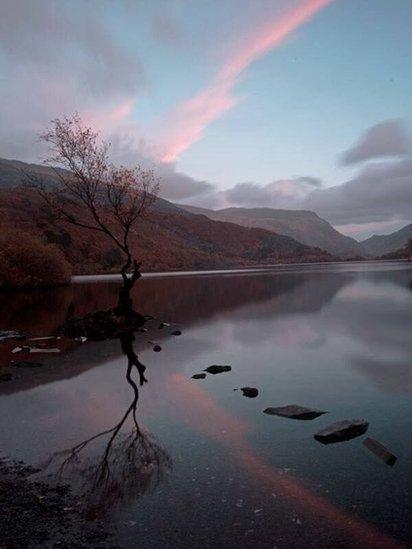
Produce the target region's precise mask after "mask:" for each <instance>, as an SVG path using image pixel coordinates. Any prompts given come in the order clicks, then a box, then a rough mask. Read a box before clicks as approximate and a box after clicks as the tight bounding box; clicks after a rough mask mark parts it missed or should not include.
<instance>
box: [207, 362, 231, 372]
mask: <svg viewBox="0 0 412 549" xmlns="http://www.w3.org/2000/svg"><path fill="white" fill-rule="evenodd" d="M231 369H232V366H227V365H224V366H221V365H219V364H212V366H209V367H208V368H206V369H205V370H204V371H205V372H207V373H209V374H213V375H215V374H221V373H223V372H230V370H231Z"/></svg>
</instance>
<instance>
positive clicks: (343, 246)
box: [181, 206, 364, 258]
mask: <svg viewBox="0 0 412 549" xmlns="http://www.w3.org/2000/svg"><path fill="white" fill-rule="evenodd" d="M181 207H182V208H185V209H186V210H187V211H190V212H191V213H197V214H202V215H207V216H208V217H209V218H210V219H214V220H218V221H230V222H232V223H237V224H238V225H243V226H245V227H258V228H261V229H266V230H268V231H272V232H274V233H278V234H284V235H286V236H290V237H292V238H294V239H295V240H298V241H299V242H302V243H303V244H306V245H308V246H316V247H319V248H322V249H323V250H326V251H328V252H329V253H331V254H333V255H335V256H339V257H342V258H349V257H357V256H362V255H364V250H363V248H362V246H361V245H360V244H359V243H358V242H356V240H354V239H353V238H350V237H348V236H344V235H343V234H341V233H340V232H338V231H337V230H336V229H334V228H333V227H332V225H331V224H330V223H328V222H327V221H325V220H324V219H321V218H320V217H319V216H318V215H317V214H316V213H314V212H310V211H305V210H275V209H272V208H226V209H224V210H216V211H213V210H206V209H204V208H196V207H193V206H181Z"/></svg>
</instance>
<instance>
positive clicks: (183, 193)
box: [155, 165, 215, 201]
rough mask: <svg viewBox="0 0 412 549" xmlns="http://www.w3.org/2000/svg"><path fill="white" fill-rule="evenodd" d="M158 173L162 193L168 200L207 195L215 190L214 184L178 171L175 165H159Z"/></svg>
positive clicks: (157, 167)
mask: <svg viewBox="0 0 412 549" xmlns="http://www.w3.org/2000/svg"><path fill="white" fill-rule="evenodd" d="M155 168H156V174H157V175H158V176H159V177H160V194H161V196H162V197H163V198H167V199H168V200H172V201H174V200H176V201H180V200H189V199H192V198H194V197H198V196H202V195H207V194H208V193H210V192H212V191H213V190H214V188H215V187H214V185H212V184H211V183H208V182H207V181H199V180H197V179H194V178H193V177H190V176H188V175H186V174H184V173H180V172H176V171H175V170H174V168H173V167H170V166H165V165H157V166H156V167H155Z"/></svg>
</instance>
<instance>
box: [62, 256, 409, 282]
mask: <svg viewBox="0 0 412 549" xmlns="http://www.w3.org/2000/svg"><path fill="white" fill-rule="evenodd" d="M399 262H402V263H410V261H409V260H407V259H363V260H360V259H354V260H341V261H317V262H305V263H273V264H270V265H267V264H263V265H253V266H250V267H234V268H228V269H204V270H188V271H148V272H143V273H142V277H141V278H167V277H184V276H214V275H226V274H237V273H264V272H266V271H276V269H278V272H279V273H290V272H293V271H294V269H295V268H296V267H315V268H317V267H319V266H322V267H326V268H327V267H329V266H336V265H339V266H342V265H343V266H346V265H356V264H360V265H365V264H373V265H376V264H379V263H382V264H389V263H399ZM308 270H311V269H308ZM121 280H122V277H121V274H120V273H100V274H85V275H73V276H72V278H71V283H72V284H83V283H87V282H107V281H119V282H120V281H121Z"/></svg>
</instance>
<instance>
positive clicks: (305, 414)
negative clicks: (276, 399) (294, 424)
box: [263, 404, 327, 420]
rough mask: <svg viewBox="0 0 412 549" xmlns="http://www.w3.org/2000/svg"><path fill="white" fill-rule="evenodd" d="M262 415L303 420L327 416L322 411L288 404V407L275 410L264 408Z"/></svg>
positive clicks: (279, 407)
mask: <svg viewBox="0 0 412 549" xmlns="http://www.w3.org/2000/svg"><path fill="white" fill-rule="evenodd" d="M263 413H264V414H269V415H271V416H281V417H287V418H289V419H303V420H310V419H316V418H317V417H319V416H321V415H323V414H327V412H325V411H323V410H316V409H315V408H306V407H305V406H298V405H297V404H289V405H288V406H278V407H277V408H266V410H263Z"/></svg>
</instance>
